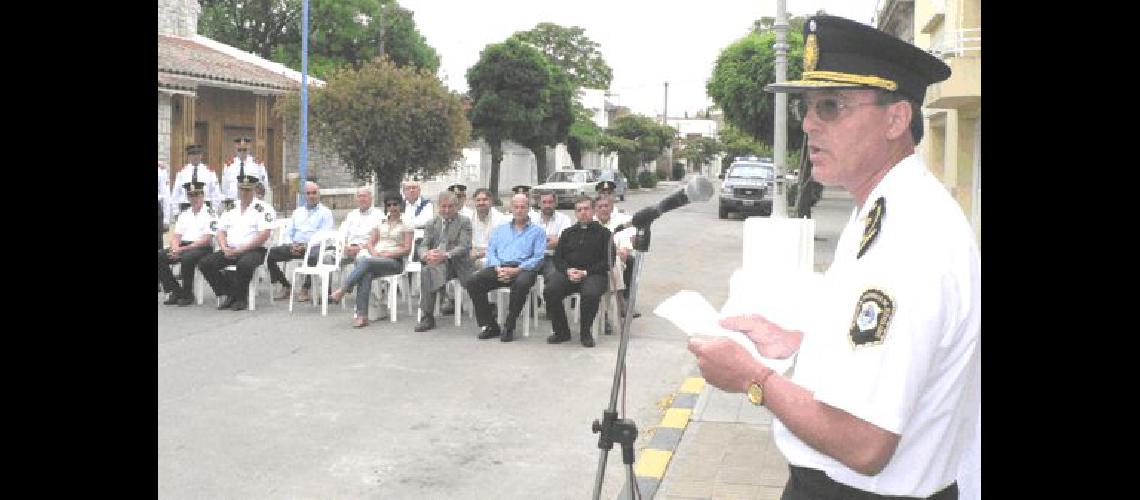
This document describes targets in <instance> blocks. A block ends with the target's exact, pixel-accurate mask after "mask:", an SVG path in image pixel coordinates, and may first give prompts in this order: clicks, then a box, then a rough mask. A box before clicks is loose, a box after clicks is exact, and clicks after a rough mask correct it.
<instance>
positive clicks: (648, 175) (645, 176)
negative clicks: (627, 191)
mask: <svg viewBox="0 0 1140 500" xmlns="http://www.w3.org/2000/svg"><path fill="white" fill-rule="evenodd" d="M637 183H638V184H640V185H642V186H645V187H647V188H650V189H652V188H653V186H656V185H657V173H656V172H642V173H640V174H637Z"/></svg>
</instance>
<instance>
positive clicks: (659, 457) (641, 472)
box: [633, 448, 673, 480]
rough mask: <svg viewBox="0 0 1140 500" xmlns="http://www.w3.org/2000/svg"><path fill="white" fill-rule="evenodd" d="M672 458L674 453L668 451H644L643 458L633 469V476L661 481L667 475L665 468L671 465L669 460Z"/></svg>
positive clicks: (650, 449)
mask: <svg viewBox="0 0 1140 500" xmlns="http://www.w3.org/2000/svg"><path fill="white" fill-rule="evenodd" d="M672 457H673V452H671V451H667V450H657V449H653V448H649V449H646V450H642V451H641V457H640V458H639V459H638V460H637V465H635V466H634V468H633V474H634V475H636V476H642V477H652V478H654V479H657V480H661V477H662V476H664V475H665V467H666V466H667V465H669V459H670V458H672Z"/></svg>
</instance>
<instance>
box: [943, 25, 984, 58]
mask: <svg viewBox="0 0 1140 500" xmlns="http://www.w3.org/2000/svg"><path fill="white" fill-rule="evenodd" d="M932 42H933V43H931V47H932V49H931V52H933V53H934V54H935V55H938V56H941V57H943V58H947V57H963V56H980V55H982V29H981V28H966V29H960V30H952V31H946V32H943V33H941V34H940V35H939V36H936V37H935V38H934V40H932Z"/></svg>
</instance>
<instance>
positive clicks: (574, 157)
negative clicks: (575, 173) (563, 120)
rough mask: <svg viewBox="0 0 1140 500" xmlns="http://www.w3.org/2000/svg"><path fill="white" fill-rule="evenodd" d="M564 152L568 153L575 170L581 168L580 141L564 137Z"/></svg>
mask: <svg viewBox="0 0 1140 500" xmlns="http://www.w3.org/2000/svg"><path fill="white" fill-rule="evenodd" d="M566 152H567V153H570V161H571V162H573V163H574V168H575V169H576V170H582V143H581V142H579V141H578V140H577V139H575V138H573V137H570V138H568V139H566Z"/></svg>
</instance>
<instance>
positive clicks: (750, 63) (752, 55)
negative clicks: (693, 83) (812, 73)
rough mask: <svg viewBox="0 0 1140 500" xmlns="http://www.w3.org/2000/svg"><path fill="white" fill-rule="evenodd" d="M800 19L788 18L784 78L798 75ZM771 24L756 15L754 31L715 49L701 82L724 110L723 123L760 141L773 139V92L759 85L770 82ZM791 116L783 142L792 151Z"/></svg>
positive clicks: (798, 137)
mask: <svg viewBox="0 0 1140 500" xmlns="http://www.w3.org/2000/svg"><path fill="white" fill-rule="evenodd" d="M803 23H804V19H803V18H802V17H801V18H792V19H790V20H789V22H788V24H789V28H788V37H787V40H788V45H789V48H788V68H787V75H788V79H789V80H794V79H799V78H800V76H801V75H802V74H803V46H804V43H803V34H802V27H803ZM773 24H774V20H773V19H771V18H762V19H761V20H760V21H757V22H756V24H755V28H756V29H757V30H758V31H756V32H753V33H750V34H748V35H747V36H745V37H743V38H741V39H739V40H737V41H736V42H734V43H732V44H731V45H729V46H728V47H726V48H725V49H724V50H723V51H721V53H720V56H719V57H717V60H716V64H715V65H714V67H713V72H712V76H711V77H710V78H709V81H708V83H707V84H706V85H705V91H706V92H707V93H708V95H709V97H710V98H712V100H713V102H714V103H716V105H717V106H718V107H720V109H722V110H724V119H725V121H726V122H728V123H729V124H730V125H732V126H734V127H736V128H738V129H739V130H740V131H742V132H744V133H747V134H749V135H750V136H751V137H752V138H753V139H755V140H757V141H760V142H764V143H766V144H772V143H773V142H774V141H773V127H774V116H775V115H774V106H775V94H772V93H770V92H765V91H764V86H766V85H768V84H770V83H775V81H776V72H775V67H776V51H775V50H774V49H773V48H772V45H773V44H774V43H776V32H775V31H774V30H773V29H772V25H773ZM789 111H790V110H789ZM791 116H792V115H791V113H789V114H788V117H789V119H788V123H787V125H788V135H787V137H788V146H789V149H796V148H798V147H799V145H800V143H801V142H802V140H803V131H802V130H800V124H799V123H798V122H796V121H795V120H794V119H791Z"/></svg>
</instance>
